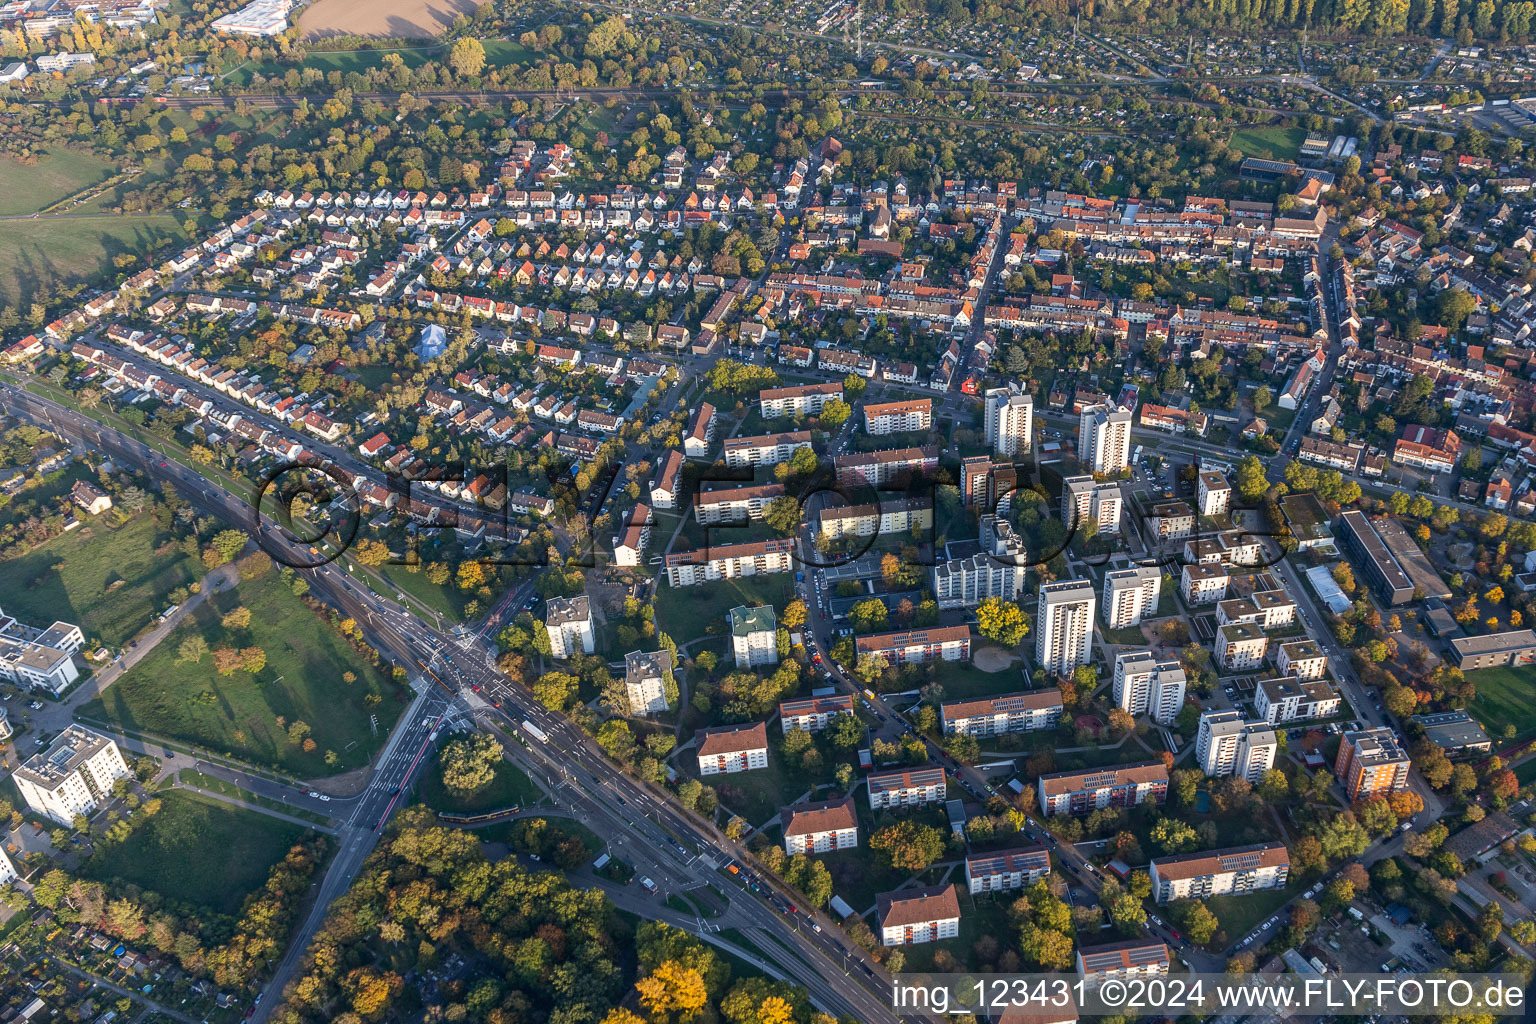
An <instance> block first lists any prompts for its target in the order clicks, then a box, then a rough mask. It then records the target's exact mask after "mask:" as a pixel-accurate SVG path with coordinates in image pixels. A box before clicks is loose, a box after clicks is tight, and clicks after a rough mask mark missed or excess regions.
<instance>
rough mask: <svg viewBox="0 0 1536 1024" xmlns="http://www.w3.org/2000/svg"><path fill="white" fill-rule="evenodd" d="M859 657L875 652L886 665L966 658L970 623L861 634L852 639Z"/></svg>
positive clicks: (921, 663)
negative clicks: (869, 634)
mask: <svg viewBox="0 0 1536 1024" xmlns="http://www.w3.org/2000/svg"><path fill="white" fill-rule="evenodd" d="M853 649H854V651H855V653H856V655H857V656H858V657H863V656H864V655H866V654H873V655H876V656H877V657H880V658H883V659H885V663H886V664H887V665H925V664H927V663H928V662H930V661H941V660H942V661H964V660H965V659H967V658H969V657H970V656H971V627H970V626H967V625H959V626H934V627H931V628H929V629H913V630H906V631H903V632H897V633H876V634H874V635H872V636H861V637H859V638H858V639H856V640H855V641H854V642H853Z"/></svg>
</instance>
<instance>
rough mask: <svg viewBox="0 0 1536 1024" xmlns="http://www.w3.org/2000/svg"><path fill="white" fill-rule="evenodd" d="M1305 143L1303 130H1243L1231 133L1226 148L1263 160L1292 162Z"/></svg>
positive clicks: (1305, 135)
mask: <svg viewBox="0 0 1536 1024" xmlns="http://www.w3.org/2000/svg"><path fill="white" fill-rule="evenodd" d="M1306 141H1307V132H1306V129H1304V128H1245V129H1239V130H1237V131H1235V132H1233V133H1232V137H1231V138H1230V139H1228V140H1227V148H1228V149H1236V150H1239V151H1241V152H1242V154H1243V155H1244V156H1256V157H1261V158H1263V159H1265V160H1294V159H1296V154H1297V153H1299V152H1301V144H1302V143H1303V142H1306Z"/></svg>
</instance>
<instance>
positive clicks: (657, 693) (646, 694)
mask: <svg viewBox="0 0 1536 1024" xmlns="http://www.w3.org/2000/svg"><path fill="white" fill-rule="evenodd" d="M624 691H625V693H627V694H628V695H629V712H630V714H632V715H655V714H659V713H661V712H663V711H667V710H669V709H670V708H671V707H672V701H673V699H674V698H675V697H676V695H677V685H676V684H675V683H674V682H673V681H672V652H671V651H667V650H660V651H650V652H642V651H630V652H629V653H628V654H626V655H624Z"/></svg>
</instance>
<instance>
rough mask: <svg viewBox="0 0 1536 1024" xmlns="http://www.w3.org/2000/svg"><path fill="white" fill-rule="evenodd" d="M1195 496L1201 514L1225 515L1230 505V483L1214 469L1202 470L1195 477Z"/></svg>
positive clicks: (1211, 515) (1209, 515)
mask: <svg viewBox="0 0 1536 1024" xmlns="http://www.w3.org/2000/svg"><path fill="white" fill-rule="evenodd" d="M1195 498H1196V500H1197V501H1198V502H1199V504H1200V514H1201V515H1203V516H1208V517H1214V516H1219V515H1225V514H1226V512H1227V510H1228V509H1230V508H1231V507H1232V485H1231V484H1229V483H1227V478H1226V477H1224V476H1222V475H1221V474H1220V473H1218V472H1216V471H1215V470H1213V469H1207V470H1203V471H1202V472H1201V473H1200V475H1199V476H1198V477H1196V478H1195Z"/></svg>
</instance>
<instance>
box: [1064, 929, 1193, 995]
mask: <svg viewBox="0 0 1536 1024" xmlns="http://www.w3.org/2000/svg"><path fill="white" fill-rule="evenodd" d="M1170 959H1171V958H1170V955H1169V953H1168V947H1167V945H1165V944H1164V943H1161V942H1157V941H1155V940H1149V939H1127V940H1125V941H1124V942H1110V943H1107V944H1105V945H1102V946H1080V947H1079V948H1078V950H1077V973H1078V975H1079V976H1080V977H1081V978H1082V979H1083V982H1084V983H1085V984H1087V985H1092V986H1094V987H1098V986H1100V985H1102V984H1104V982H1106V981H1124V980H1126V979H1128V978H1151V977H1156V976H1158V975H1163V974H1167V973H1168V967H1169V961H1170Z"/></svg>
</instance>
